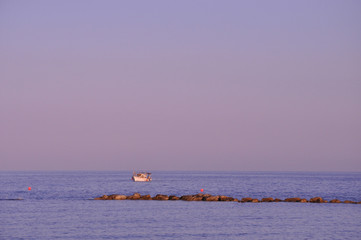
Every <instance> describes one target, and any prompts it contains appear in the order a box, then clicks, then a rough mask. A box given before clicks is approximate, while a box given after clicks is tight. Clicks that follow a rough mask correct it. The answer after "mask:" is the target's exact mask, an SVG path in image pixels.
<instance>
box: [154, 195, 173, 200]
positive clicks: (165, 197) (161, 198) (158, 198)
mask: <svg viewBox="0 0 361 240" xmlns="http://www.w3.org/2000/svg"><path fill="white" fill-rule="evenodd" d="M152 199H153V200H162V201H165V200H168V199H169V196H167V195H163V194H157V195H156V196H155V197H153V198H152Z"/></svg>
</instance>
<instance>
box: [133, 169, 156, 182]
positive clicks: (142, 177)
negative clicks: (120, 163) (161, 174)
mask: <svg viewBox="0 0 361 240" xmlns="http://www.w3.org/2000/svg"><path fill="white" fill-rule="evenodd" d="M150 175H151V173H148V172H138V173H136V172H134V171H133V176H132V180H133V181H134V182H150V181H152V177H151V176H150Z"/></svg>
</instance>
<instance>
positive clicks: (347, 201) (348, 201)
mask: <svg viewBox="0 0 361 240" xmlns="http://www.w3.org/2000/svg"><path fill="white" fill-rule="evenodd" d="M343 203H356V202H354V201H350V200H346V201H343Z"/></svg>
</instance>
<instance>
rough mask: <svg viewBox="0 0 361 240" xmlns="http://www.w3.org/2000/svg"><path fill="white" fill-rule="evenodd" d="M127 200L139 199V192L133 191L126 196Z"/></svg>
mask: <svg viewBox="0 0 361 240" xmlns="http://www.w3.org/2000/svg"><path fill="white" fill-rule="evenodd" d="M127 199H128V200H139V199H140V194H139V193H134V194H133V195H131V196H127Z"/></svg>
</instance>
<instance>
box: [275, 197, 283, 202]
mask: <svg viewBox="0 0 361 240" xmlns="http://www.w3.org/2000/svg"><path fill="white" fill-rule="evenodd" d="M274 202H282V200H281V199H279V198H275V200H274Z"/></svg>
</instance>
